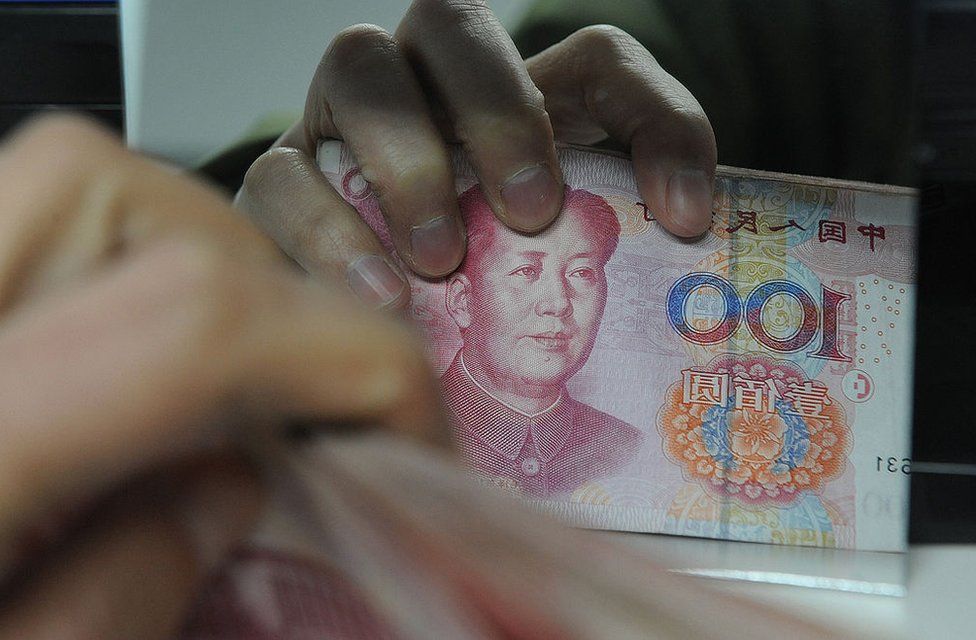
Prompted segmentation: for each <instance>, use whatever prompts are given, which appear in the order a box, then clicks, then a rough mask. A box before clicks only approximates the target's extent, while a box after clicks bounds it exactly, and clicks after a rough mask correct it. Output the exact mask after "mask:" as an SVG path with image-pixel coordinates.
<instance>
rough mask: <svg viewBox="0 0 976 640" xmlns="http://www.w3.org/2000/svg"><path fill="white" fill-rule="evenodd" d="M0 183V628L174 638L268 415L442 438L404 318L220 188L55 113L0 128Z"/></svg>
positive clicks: (276, 422) (222, 547) (221, 544)
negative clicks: (376, 309) (269, 228)
mask: <svg viewBox="0 0 976 640" xmlns="http://www.w3.org/2000/svg"><path fill="white" fill-rule="evenodd" d="M0 185H2V189H0V424H2V431H0V439H2V443H0V487H2V491H0V592H2V594H3V597H2V598H0V638H3V639H7V638H10V639H17V640H19V639H21V638H140V639H147V640H151V639H152V638H169V637H172V634H173V633H174V632H175V631H176V630H177V628H178V625H179V623H180V622H181V621H182V619H183V616H184V615H185V613H186V608H187V606H188V604H189V603H190V602H191V600H192V598H193V596H194V592H195V587H196V586H197V585H198V584H199V583H200V581H201V580H202V578H203V577H204V576H205V575H206V572H207V570H208V569H210V568H212V567H213V566H214V565H215V564H216V563H217V562H218V561H219V560H220V559H221V557H222V556H223V555H224V554H225V553H226V552H227V551H228V549H229V548H230V547H231V546H232V545H233V544H234V543H235V542H237V541H238V540H239V539H240V538H241V537H242V536H244V535H245V533H246V532H247V529H248V527H249V526H250V524H251V522H252V521H253V520H254V519H255V516H256V513H257V511H258V509H259V506H260V489H259V484H258V479H257V476H256V473H255V471H254V469H253V467H252V466H251V465H250V464H249V463H248V462H246V461H245V457H244V456H243V455H242V453H241V451H242V450H244V449H246V446H245V443H246V442H247V441H249V439H258V436H260V435H261V434H262V433H263V434H266V435H267V434H269V433H274V431H275V430H276V427H280V426H281V425H282V424H284V423H287V422H289V421H292V420H300V421H304V420H314V421H325V422H328V421H365V422H370V423H374V424H379V425H385V426H387V427H389V428H392V429H399V430H401V431H405V432H410V433H413V434H416V435H418V436H421V437H429V438H435V439H436V438H438V437H440V434H441V432H440V431H438V428H440V427H441V426H442V424H441V420H442V418H441V416H440V413H439V408H438V401H437V393H436V386H435V383H434V381H433V378H432V375H431V374H430V373H428V371H427V369H426V366H425V361H424V358H423V356H422V353H421V351H420V350H419V348H418V347H417V344H416V343H415V342H414V340H413V339H412V338H411V337H410V336H409V335H407V334H406V332H405V330H404V329H403V328H402V327H399V326H398V325H396V324H394V323H393V321H392V320H386V319H383V318H380V317H377V316H375V315H373V314H370V313H368V312H367V311H365V310H363V308H362V305H361V304H360V303H359V302H358V301H356V300H355V299H353V298H352V296H350V295H349V294H348V293H343V292H341V291H338V292H337V291H335V290H332V289H328V288H325V287H323V286H321V285H315V284H313V283H311V282H310V281H308V280H307V278H305V277H304V276H302V275H300V274H299V273H298V272H297V271H296V270H294V268H293V266H292V265H291V264H290V262H288V261H287V260H285V259H284V257H283V256H282V255H281V254H280V252H279V251H278V250H277V248H276V247H275V246H274V245H273V244H272V243H271V242H270V241H269V240H267V239H266V238H265V236H264V235H263V234H262V233H261V232H259V231H258V230H257V229H254V228H253V227H252V226H251V225H250V223H248V222H247V221H246V220H244V219H242V218H241V217H240V215H239V214H237V213H236V212H234V211H233V210H232V209H231V207H230V205H229V203H227V202H225V201H224V200H223V199H222V198H221V197H219V196H218V195H217V194H215V193H214V192H211V191H210V190H209V189H208V188H206V187H204V186H202V185H199V184H196V183H194V182H192V181H191V180H188V179H186V178H184V177H180V176H178V175H175V174H174V173H172V172H170V171H168V170H165V169H163V168H161V167H159V166H156V165H154V164H153V163H151V162H150V161H148V160H146V159H143V158H140V157H137V156H134V155H131V154H129V153H127V152H126V151H125V150H124V149H123V148H122V146H121V145H120V144H119V143H118V142H117V141H116V140H115V139H114V138H112V137H111V136H110V135H108V134H107V133H105V132H103V131H101V130H100V129H98V128H97V127H95V126H94V125H92V124H89V123H87V122H85V121H78V120H73V119H63V118H62V119H56V120H49V121H45V122H42V123H40V124H35V125H33V126H30V127H29V128H27V129H25V130H22V131H20V132H19V133H17V134H16V135H15V136H14V138H13V139H11V140H9V141H7V142H6V144H5V145H3V146H2V147H0ZM445 433H446V432H445Z"/></svg>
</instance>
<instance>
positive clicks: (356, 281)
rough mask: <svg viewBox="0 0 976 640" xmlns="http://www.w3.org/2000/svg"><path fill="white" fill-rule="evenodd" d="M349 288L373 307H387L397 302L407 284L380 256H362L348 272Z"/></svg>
mask: <svg viewBox="0 0 976 640" xmlns="http://www.w3.org/2000/svg"><path fill="white" fill-rule="evenodd" d="M346 280H347V281H348V282H349V288H350V289H352V292H353V293H355V294H356V295H357V296H359V298H360V299H361V300H362V301H363V302H365V303H366V304H368V305H370V306H371V307H376V308H380V307H385V306H388V305H391V304H393V303H394V302H396V301H397V300H398V299H399V298H400V296H401V295H403V289H404V288H405V287H406V286H407V283H406V282H405V281H404V280H403V278H401V277H400V276H399V274H397V272H396V271H394V270H393V267H391V266H390V264H389V263H388V262H387V261H386V260H384V259H383V258H381V257H379V256H360V257H359V258H356V259H355V260H353V261H352V263H351V264H350V265H349V268H348V269H347V271H346Z"/></svg>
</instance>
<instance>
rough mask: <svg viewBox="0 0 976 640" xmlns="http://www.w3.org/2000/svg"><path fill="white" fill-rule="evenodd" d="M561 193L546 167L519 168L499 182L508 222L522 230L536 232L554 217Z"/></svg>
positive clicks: (560, 188)
mask: <svg viewBox="0 0 976 640" xmlns="http://www.w3.org/2000/svg"><path fill="white" fill-rule="evenodd" d="M561 192H562V186H561V185H559V184H557V183H556V180H555V179H554V178H553V176H552V173H551V172H550V171H549V169H548V168H546V167H544V166H536V167H528V168H526V169H522V170H521V171H519V172H518V173H516V174H515V175H513V176H512V177H511V178H509V179H508V180H507V181H506V182H505V184H504V185H502V203H503V204H504V205H505V213H507V214H508V221H509V222H510V223H511V224H512V225H514V226H516V227H518V228H519V229H521V230H523V231H538V230H539V229H541V228H542V227H544V226H545V225H547V224H549V223H550V222H551V221H552V220H553V218H555V215H556V213H557V212H556V211H555V210H554V209H555V207H556V206H557V204H558V202H559V196H560V194H561Z"/></svg>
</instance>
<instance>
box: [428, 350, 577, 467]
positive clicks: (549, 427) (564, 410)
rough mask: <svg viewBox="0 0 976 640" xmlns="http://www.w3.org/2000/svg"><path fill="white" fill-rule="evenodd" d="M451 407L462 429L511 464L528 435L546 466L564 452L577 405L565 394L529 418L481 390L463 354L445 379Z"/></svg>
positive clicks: (457, 358) (528, 415)
mask: <svg viewBox="0 0 976 640" xmlns="http://www.w3.org/2000/svg"><path fill="white" fill-rule="evenodd" d="M443 383H444V387H445V389H444V391H445V393H446V395H447V399H448V404H449V405H450V408H451V409H452V410H453V411H454V413H455V415H456V416H457V417H458V420H460V422H461V426H462V427H464V428H466V429H468V430H470V431H472V432H473V433H474V435H476V436H477V437H478V439H480V440H481V441H482V442H484V443H485V444H487V445H488V446H489V447H491V448H492V449H494V450H495V451H496V452H498V453H499V454H501V455H503V456H505V457H506V458H508V459H509V460H515V459H516V458H517V457H518V455H519V452H521V451H522V448H523V447H524V446H525V441H526V440H527V439H528V437H529V434H530V433H531V435H532V441H533V442H534V443H535V446H536V448H537V450H538V454H539V458H540V459H541V460H542V461H544V462H546V461H548V460H550V459H551V458H552V457H553V456H554V455H556V453H558V452H559V450H560V449H562V448H563V445H565V443H566V441H567V440H568V439H569V436H570V434H571V433H572V430H573V415H574V414H575V411H574V409H573V405H574V402H573V401H572V400H571V399H569V398H567V396H566V392H565V390H561V391H560V393H559V397H558V398H556V401H555V402H553V403H552V404H551V405H550V406H549V407H547V408H546V409H544V410H542V411H539V412H538V413H533V414H527V413H525V412H523V411H519V410H518V409H516V408H515V407H513V406H511V405H509V404H507V403H506V402H504V401H502V400H501V399H499V398H497V397H495V396H494V395H492V394H491V392H489V391H488V390H487V389H486V388H485V387H484V386H482V385H481V384H480V383H479V382H478V381H477V380H475V378H474V376H472V375H471V373H470V372H469V371H468V368H467V367H466V366H465V365H464V358H463V356H462V355H461V353H460V351H459V352H458V355H457V357H456V358H455V359H454V362H452V363H451V366H450V367H448V370H447V371H446V372H445V374H444V377H443Z"/></svg>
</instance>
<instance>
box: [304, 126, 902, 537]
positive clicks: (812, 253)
mask: <svg viewBox="0 0 976 640" xmlns="http://www.w3.org/2000/svg"><path fill="white" fill-rule="evenodd" d="M559 153H560V162H561V163H562V166H563V172H564V175H565V177H566V183H567V190H566V195H565V202H564V207H563V211H562V213H561V215H560V217H559V219H558V220H557V221H556V223H554V224H553V226H552V227H550V228H549V229H547V230H546V231H544V232H542V233H540V234H537V235H534V236H529V235H524V234H519V233H516V232H513V231H511V230H509V229H507V228H506V227H504V226H503V225H502V224H501V223H499V222H498V221H497V220H496V219H495V217H494V215H493V214H492V211H491V208H490V206H489V204H488V202H487V201H486V200H485V198H484V196H483V195H482V193H481V190H480V188H479V187H478V185H477V181H476V178H475V175H474V172H473V170H472V169H471V167H470V166H469V165H468V164H467V162H466V161H465V160H464V158H463V157H462V156H461V154H460V153H458V154H456V155H455V167H454V168H455V175H456V177H457V188H458V193H459V202H460V206H461V211H462V215H463V216H464V220H465V224H466V226H467V230H468V246H469V248H468V254H467V257H466V258H465V261H464V263H463V264H462V266H461V268H460V269H458V271H457V272H455V273H454V274H452V275H451V276H449V277H447V278H445V279H443V280H440V281H433V282H432V281H425V280H421V279H417V278H415V279H412V280H411V289H412V306H411V315H412V318H413V320H414V322H416V323H417V324H418V325H419V326H420V327H421V329H422V330H423V332H424V335H425V336H426V339H427V346H428V350H429V355H430V359H431V362H432V364H433V366H434V368H435V370H436V372H437V373H438V374H439V375H440V377H441V383H442V386H443V391H444V397H445V400H446V403H447V406H448V408H449V410H450V412H451V414H452V418H453V424H454V429H455V436H456V441H457V443H458V446H459V450H460V451H461V454H462V457H463V459H464V461H465V462H466V463H467V465H468V466H469V467H470V468H471V469H472V470H474V471H475V472H476V473H477V475H478V476H479V477H481V478H483V479H484V480H485V481H486V482H489V483H492V484H495V485H498V486H501V487H504V488H507V489H509V490H511V491H512V492H513V493H518V494H520V495H523V496H524V497H526V498H527V499H529V500H532V501H535V502H537V503H538V504H539V505H540V506H541V507H542V508H544V509H545V510H547V511H549V512H551V513H553V514H555V515H557V516H559V517H561V518H562V519H564V520H567V521H569V522H571V523H573V524H577V525H580V526H586V527H594V528H602V529H617V530H626V531H646V532H660V533H669V534H678V535H690V536H703V537H715V538H727V539H733V540H747V541H756V542H772V543H782V544H802V545H815V546H827V547H843V548H857V549H874V550H886V551H898V550H902V549H904V548H905V544H906V541H905V529H906V525H905V522H906V521H905V516H906V503H907V486H908V485H907V479H906V477H905V474H891V473H882V472H881V471H879V470H878V465H877V460H878V459H879V457H883V458H885V459H887V458H888V457H893V458H897V459H899V460H900V459H902V458H907V457H908V447H909V440H910V439H909V424H910V416H911V372H912V352H913V330H914V326H913V324H914V323H913V315H914V296H915V269H916V240H915V214H914V211H915V208H914V196H913V192H912V191H910V190H908V189H902V188H896V187H881V186H877V185H867V184H858V183H844V182H837V181H831V180H823V179H818V178H805V177H800V176H784V175H777V174H766V173H759V172H751V171H742V170H733V169H722V168H720V170H719V173H718V179H717V181H716V192H715V202H714V216H713V223H712V227H711V229H710V231H709V232H708V233H706V234H705V236H704V237H702V238H700V239H698V240H695V241H682V240H679V239H677V238H675V237H673V236H671V235H670V234H668V233H667V232H666V231H664V229H663V228H661V227H660V225H658V224H657V222H656V221H655V219H654V211H652V210H650V209H649V208H648V207H647V206H646V205H645V204H644V203H643V202H642V200H641V197H640V195H639V193H638V190H637V186H636V183H635V181H634V177H633V172H632V169H631V165H630V162H629V161H628V160H627V159H625V158H623V157H618V156H614V155H607V154H603V153H597V152H593V151H588V150H582V149H577V148H563V149H560V152H559ZM319 163H320V167H321V168H322V170H323V172H324V173H325V174H326V176H327V177H328V178H329V180H330V181H331V182H332V184H333V185H334V186H335V187H336V189H337V190H338V191H339V192H340V193H341V194H342V195H343V196H344V197H345V198H346V200H348V201H349V202H350V203H351V204H352V205H353V206H355V207H356V209H357V210H358V211H359V213H360V214H361V215H362V216H363V218H364V219H365V220H366V221H367V222H368V223H369V224H370V226H371V227H372V228H373V229H374V230H375V231H376V232H377V234H378V235H379V236H380V239H381V240H382V241H383V242H384V244H385V246H386V247H387V248H388V249H389V250H390V251H391V252H392V243H391V242H390V238H389V234H388V233H387V231H386V228H385V225H384V223H383V218H382V214H381V211H380V208H379V204H378V202H377V200H376V198H375V197H374V195H373V194H372V192H371V190H370V185H369V184H368V183H367V182H366V181H365V180H364V179H363V177H362V176H361V175H360V173H359V170H358V168H357V167H356V165H355V160H354V159H353V158H352V156H351V154H350V153H349V151H348V149H346V148H344V147H342V146H341V145H340V144H339V143H325V144H324V145H323V146H322V148H321V149H320V151H319Z"/></svg>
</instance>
